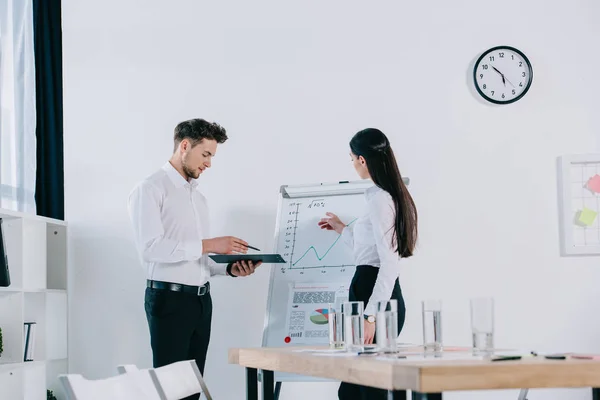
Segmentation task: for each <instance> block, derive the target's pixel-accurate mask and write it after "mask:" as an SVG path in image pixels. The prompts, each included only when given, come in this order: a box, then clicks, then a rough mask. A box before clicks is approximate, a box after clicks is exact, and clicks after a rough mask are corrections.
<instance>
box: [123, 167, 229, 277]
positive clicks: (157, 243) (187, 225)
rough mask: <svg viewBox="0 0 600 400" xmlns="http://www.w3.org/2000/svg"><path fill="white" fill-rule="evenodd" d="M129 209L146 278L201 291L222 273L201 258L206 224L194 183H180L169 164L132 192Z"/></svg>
mask: <svg viewBox="0 0 600 400" xmlns="http://www.w3.org/2000/svg"><path fill="white" fill-rule="evenodd" d="M128 209H129V216H130V218H131V222H132V224H133V229H134V234H135V242H136V245H137V247H138V252H139V254H140V257H141V259H142V263H143V264H144V267H145V269H146V271H147V278H148V279H152V280H156V281H164V282H172V283H181V284H185V285H192V286H201V285H203V284H205V283H206V282H208V280H209V278H210V276H212V275H217V274H218V275H225V274H226V272H225V268H226V267H225V266H224V265H223V266H222V265H219V264H216V263H215V262H213V261H212V260H211V259H210V258H208V255H206V254H204V255H203V254H202V240H203V239H208V238H210V225H209V222H210V221H209V214H208V205H207V203H206V199H205V198H204V196H203V195H202V193H200V191H199V190H198V182H197V180H195V179H192V180H191V181H190V182H188V181H187V180H185V179H184V178H183V176H181V174H180V173H179V172H177V170H176V169H175V168H174V167H173V166H172V165H171V163H170V162H167V163H166V164H165V165H163V167H162V168H161V169H160V170H158V171H157V172H155V173H154V174H152V175H150V176H149V177H147V178H146V179H144V180H143V181H142V182H140V183H139V184H138V185H137V186H136V187H135V188H134V189H133V191H132V192H131V194H130V196H129V202H128Z"/></svg>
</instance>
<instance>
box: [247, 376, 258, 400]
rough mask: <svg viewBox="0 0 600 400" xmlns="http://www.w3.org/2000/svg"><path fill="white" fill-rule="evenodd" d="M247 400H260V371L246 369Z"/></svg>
mask: <svg viewBox="0 0 600 400" xmlns="http://www.w3.org/2000/svg"><path fill="white" fill-rule="evenodd" d="M246 399H247V400H258V371H257V370H256V368H246Z"/></svg>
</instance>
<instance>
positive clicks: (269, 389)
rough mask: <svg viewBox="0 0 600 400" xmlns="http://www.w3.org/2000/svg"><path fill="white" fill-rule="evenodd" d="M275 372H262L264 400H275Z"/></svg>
mask: <svg viewBox="0 0 600 400" xmlns="http://www.w3.org/2000/svg"><path fill="white" fill-rule="evenodd" d="M274 379H275V378H274V375H273V371H265V370H263V371H262V389H263V390H262V391H263V400H275V382H274Z"/></svg>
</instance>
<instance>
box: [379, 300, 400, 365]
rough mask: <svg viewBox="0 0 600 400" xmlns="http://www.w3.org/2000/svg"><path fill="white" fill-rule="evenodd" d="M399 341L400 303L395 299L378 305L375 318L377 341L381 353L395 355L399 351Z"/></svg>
mask: <svg viewBox="0 0 600 400" xmlns="http://www.w3.org/2000/svg"><path fill="white" fill-rule="evenodd" d="M396 339H398V301H397V300H395V299H392V300H387V301H380V302H378V303H377V314H376V316H375V340H376V341H377V347H378V348H379V350H380V351H383V352H386V353H394V352H396V351H397V349H398V346H397V344H396Z"/></svg>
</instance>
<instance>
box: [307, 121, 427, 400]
mask: <svg viewBox="0 0 600 400" xmlns="http://www.w3.org/2000/svg"><path fill="white" fill-rule="evenodd" d="M350 150H351V152H350V157H351V159H352V164H353V165H354V168H355V169H356V172H357V173H358V175H359V176H360V178H361V179H371V180H372V181H373V183H374V185H373V187H371V188H369V189H367V191H366V193H365V197H366V203H367V210H366V214H365V215H363V216H361V217H360V218H358V220H356V221H355V222H354V223H353V224H352V225H346V224H344V223H343V222H342V221H341V220H340V219H339V218H338V217H337V216H336V215H335V214H333V213H329V212H328V213H327V214H326V215H327V217H326V218H323V219H321V220H320V221H319V226H320V227H321V228H322V229H328V230H334V231H336V232H337V233H339V234H341V235H342V238H343V239H344V241H345V242H346V243H347V244H348V245H349V246H350V247H351V248H352V250H353V254H354V257H355V262H356V264H357V267H356V271H355V273H354V277H353V278H352V283H351V284H350V292H349V300H350V301H363V302H364V304H365V310H364V314H365V329H364V336H365V344H372V343H374V336H375V313H376V312H377V303H378V302H380V301H385V300H390V299H395V300H397V302H398V333H400V331H401V330H402V327H403V325H404V319H405V305H404V299H403V297H402V291H401V289H400V283H399V280H398V275H399V272H400V260H401V259H402V258H408V257H410V256H412V255H413V251H414V248H415V244H416V242H417V209H416V207H415V203H414V201H413V199H412V197H411V195H410V193H409V192H408V189H407V188H406V185H405V184H404V182H403V181H402V176H401V175H400V171H399V170H398V165H397V164H396V158H395V157H394V152H393V151H392V148H391V146H390V142H389V140H388V138H387V137H386V136H385V134H384V133H383V132H381V131H380V130H378V129H373V128H368V129H364V130H362V131H360V132H358V133H357V134H356V135H354V137H353V138H352V140H351V141H350ZM338 396H339V399H341V400H349V399H369V400H377V399H387V391H385V390H381V389H375V388H369V387H364V386H358V385H354V384H349V383H345V382H343V383H342V384H341V385H340V389H339V391H338Z"/></svg>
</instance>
